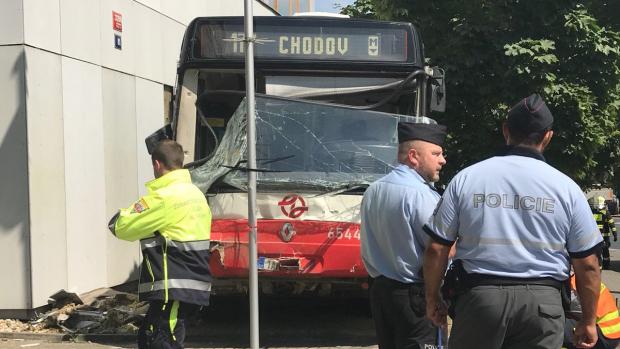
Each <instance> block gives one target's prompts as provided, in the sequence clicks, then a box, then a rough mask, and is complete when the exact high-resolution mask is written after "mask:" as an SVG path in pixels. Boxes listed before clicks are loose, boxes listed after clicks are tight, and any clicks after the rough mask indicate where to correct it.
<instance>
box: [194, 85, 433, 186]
mask: <svg viewBox="0 0 620 349" xmlns="http://www.w3.org/2000/svg"><path fill="white" fill-rule="evenodd" d="M399 121H409V122H420V123H435V121H434V120H432V119H430V118H425V117H412V116H407V115H398V114H389V113H383V112H376V111H367V110H356V109H354V108H349V107H343V106H336V105H329V104H320V103H316V102H306V101H300V100H293V99H286V98H280V97H272V96H266V95H257V97H256V157H257V171H258V173H257V189H258V190H259V191H269V190H275V189H279V190H281V189H282V188H283V187H284V188H286V189H289V190H293V189H296V190H302V189H304V190H310V191H333V190H339V189H344V190H347V189H352V188H356V187H365V186H367V185H368V184H370V183H372V182H373V181H375V180H377V179H378V178H380V177H382V176H384V175H385V174H386V173H388V172H389V171H390V170H391V169H392V168H393V166H394V164H395V163H396V152H397V147H398V139H397V125H398V122H399ZM246 124H247V119H246V101H245V99H243V100H242V102H241V103H240V104H239V105H238V107H237V109H236V111H235V112H234V114H233V115H232V117H231V118H230V120H229V121H228V123H227V126H226V131H225V133H224V135H223V137H222V138H221V141H220V143H219V146H218V147H217V148H216V149H215V150H214V152H213V154H212V156H211V157H210V159H209V160H208V161H207V162H206V163H204V164H203V165H201V166H200V167H198V168H195V169H194V170H192V179H193V181H194V183H195V184H196V185H198V186H199V187H200V188H201V189H202V190H203V191H205V192H206V191H217V187H218V186H223V185H224V186H229V187H233V188H236V189H239V190H243V191H245V190H247V161H246V160H247V159H246V155H245V154H246V148H247V137H246Z"/></svg>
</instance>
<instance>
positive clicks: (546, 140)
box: [541, 130, 553, 149]
mask: <svg viewBox="0 0 620 349" xmlns="http://www.w3.org/2000/svg"><path fill="white" fill-rule="evenodd" d="M551 138H553V130H547V131H545V135H544V136H543V140H542V142H541V145H542V149H545V148H547V146H548V145H549V143H550V142H551Z"/></svg>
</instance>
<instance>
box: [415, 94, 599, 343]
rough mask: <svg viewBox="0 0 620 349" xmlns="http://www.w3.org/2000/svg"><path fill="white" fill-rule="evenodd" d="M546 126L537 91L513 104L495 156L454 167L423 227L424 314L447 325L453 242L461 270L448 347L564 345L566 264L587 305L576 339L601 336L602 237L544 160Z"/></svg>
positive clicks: (576, 193)
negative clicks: (446, 279) (445, 288)
mask: <svg viewBox="0 0 620 349" xmlns="http://www.w3.org/2000/svg"><path fill="white" fill-rule="evenodd" d="M552 123H553V116H552V115H551V112H550V111H549V109H548V108H547V106H546V105H545V102H544V101H543V100H542V98H541V97H540V96H539V95H537V94H534V95H531V96H529V97H527V98H524V99H522V100H521V101H519V102H518V103H517V104H516V105H515V106H514V107H513V108H512V109H511V110H510V111H509V112H508V116H507V119H506V121H505V122H504V124H503V134H504V138H505V139H506V144H507V147H506V149H504V151H503V152H502V153H501V156H495V157H492V158H490V159H487V160H484V161H481V162H479V163H477V164H474V165H472V166H470V167H468V168H466V169H464V170H463V171H461V172H460V173H459V174H457V175H456V176H455V177H454V178H453V179H452V180H451V181H450V183H449V185H448V187H447V188H446V191H445V193H444V195H443V197H442V201H441V202H440V204H439V205H438V207H437V208H436V210H435V212H434V214H433V216H432V217H431V219H430V221H429V223H428V225H426V226H425V231H426V232H427V233H428V234H429V235H430V236H431V238H432V242H431V243H429V246H428V247H427V249H426V252H425V256H424V278H425V282H426V296H427V307H426V312H427V316H428V317H429V318H430V319H432V320H433V322H434V323H435V324H437V325H445V323H446V306H445V303H444V302H443V300H442V299H441V296H440V293H439V286H440V284H441V280H442V278H443V275H444V271H445V268H446V264H447V260H448V251H449V249H450V246H451V245H452V244H454V243H456V256H455V259H457V260H460V261H461V262H462V266H463V269H464V270H463V273H462V275H461V278H460V280H459V281H460V282H461V290H460V292H459V294H458V295H457V297H456V302H455V315H454V322H453V326H452V331H451V338H450V343H449V347H450V348H451V349H460V348H466V349H469V348H485V349H492V348H528V349H529V348H560V347H561V345H562V333H563V327H564V311H563V307H562V301H561V295H560V289H561V282H562V281H564V280H566V279H568V276H569V268H570V263H572V264H573V267H574V269H575V274H576V284H577V289H578V291H579V297H580V300H581V304H582V308H583V316H582V318H581V320H580V321H579V322H578V323H577V324H576V326H575V332H574V338H573V340H574V341H575V343H576V345H577V346H578V347H583V348H590V347H592V346H593V345H594V344H595V343H596V341H597V334H596V326H595V323H596V304H597V300H598V295H599V286H600V282H601V279H600V269H599V267H598V259H597V253H598V251H599V250H600V244H601V241H602V238H601V236H600V234H599V233H598V229H597V228H596V222H594V219H593V218H592V214H591V212H590V209H589V207H588V203H587V201H586V199H585V197H584V195H583V193H582V192H581V190H580V188H579V186H577V184H575V183H574V182H573V181H572V180H571V179H570V178H568V177H567V176H565V175H564V174H562V173H561V172H560V171H558V170H556V169H554V168H553V167H551V166H549V165H548V164H547V163H546V162H545V158H544V156H543V155H542V152H543V150H544V149H545V148H546V147H547V145H548V144H549V142H550V140H551V137H552V135H553V131H552V130H551V127H552Z"/></svg>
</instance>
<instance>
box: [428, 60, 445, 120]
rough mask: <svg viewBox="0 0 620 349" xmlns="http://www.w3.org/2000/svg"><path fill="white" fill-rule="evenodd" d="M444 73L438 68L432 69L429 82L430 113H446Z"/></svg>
mask: <svg viewBox="0 0 620 349" xmlns="http://www.w3.org/2000/svg"><path fill="white" fill-rule="evenodd" d="M445 74H446V73H445V71H444V70H443V69H441V68H439V67H434V68H433V75H432V76H431V78H430V82H431V84H430V85H431V105H430V107H431V111H438V112H441V113H443V112H445V111H446V79H445Z"/></svg>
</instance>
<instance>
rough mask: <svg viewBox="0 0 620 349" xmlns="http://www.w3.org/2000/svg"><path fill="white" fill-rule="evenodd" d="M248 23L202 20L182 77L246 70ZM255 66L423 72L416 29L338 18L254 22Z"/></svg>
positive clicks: (191, 31) (192, 34) (192, 30)
mask: <svg viewBox="0 0 620 349" xmlns="http://www.w3.org/2000/svg"><path fill="white" fill-rule="evenodd" d="M243 20H244V18H243V17H200V18H196V19H194V20H193V21H192V22H191V23H190V24H189V26H188V27H187V30H186V32H185V37H184V39H183V45H182V49H181V57H180V60H179V73H180V72H181V71H183V70H185V69H188V68H213V69H243V67H244V62H245V53H244V41H243V39H244V26H243ZM254 31H255V36H256V44H255V45H254V56H255V59H254V61H255V65H256V67H257V68H258V69H261V68H265V69H274V70H299V71H303V70H313V71H317V70H318V71H321V70H326V71H327V70H339V71H340V70H346V71H372V72H378V71H386V72H411V71H413V70H415V69H419V68H422V67H423V66H424V51H423V45H422V41H421V39H420V35H419V33H418V31H417V30H416V28H415V27H414V26H413V25H412V24H411V23H401V22H388V21H375V20H366V19H351V18H333V17H254Z"/></svg>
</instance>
